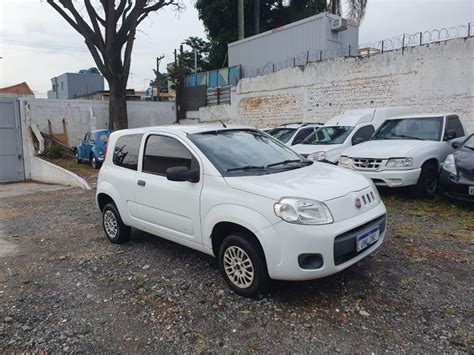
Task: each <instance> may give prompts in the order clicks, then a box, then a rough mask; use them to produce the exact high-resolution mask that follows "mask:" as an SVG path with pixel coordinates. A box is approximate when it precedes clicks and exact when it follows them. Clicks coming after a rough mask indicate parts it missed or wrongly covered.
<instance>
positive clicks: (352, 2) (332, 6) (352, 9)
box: [328, 0, 367, 24]
mask: <svg viewBox="0 0 474 355" xmlns="http://www.w3.org/2000/svg"><path fill="white" fill-rule="evenodd" d="M344 2H345V4H346V6H347V10H348V11H347V13H346V14H345V15H344V16H346V17H348V18H350V19H351V20H353V21H354V22H355V23H357V24H360V23H361V22H362V20H363V19H364V16H365V11H366V8H367V0H344ZM328 9H329V11H330V12H331V13H333V14H337V15H342V0H329V3H328Z"/></svg>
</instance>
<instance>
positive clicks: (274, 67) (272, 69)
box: [272, 63, 275, 73]
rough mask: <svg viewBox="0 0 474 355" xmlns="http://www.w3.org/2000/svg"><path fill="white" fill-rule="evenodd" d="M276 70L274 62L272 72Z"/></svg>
mask: <svg viewBox="0 0 474 355" xmlns="http://www.w3.org/2000/svg"><path fill="white" fill-rule="evenodd" d="M274 72H275V63H273V64H272V73H274Z"/></svg>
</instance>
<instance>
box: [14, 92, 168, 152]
mask: <svg viewBox="0 0 474 355" xmlns="http://www.w3.org/2000/svg"><path fill="white" fill-rule="evenodd" d="M20 105H21V106H22V110H23V115H24V117H25V118H26V119H27V120H28V121H29V122H31V124H33V125H36V126H37V127H38V128H39V130H40V131H42V132H46V133H48V119H49V120H50V121H51V124H52V129H53V133H62V132H63V124H62V120H63V119H64V120H65V122H66V127H67V132H68V140H69V145H70V146H71V147H72V146H75V145H76V144H78V143H79V139H80V138H84V135H85V133H86V132H87V131H89V130H92V129H100V128H107V127H108V122H109V103H108V101H98V100H46V99H22V100H21V102H20ZM127 110H128V121H129V127H130V128H136V127H145V126H156V125H164V124H173V123H174V122H175V121H176V112H175V106H174V103H173V102H138V101H137V102H135V101H129V102H127Z"/></svg>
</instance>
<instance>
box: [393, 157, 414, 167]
mask: <svg viewBox="0 0 474 355" xmlns="http://www.w3.org/2000/svg"><path fill="white" fill-rule="evenodd" d="M412 166H413V158H392V159H389V160H388V162H387V168H405V169H406V168H411V167H412Z"/></svg>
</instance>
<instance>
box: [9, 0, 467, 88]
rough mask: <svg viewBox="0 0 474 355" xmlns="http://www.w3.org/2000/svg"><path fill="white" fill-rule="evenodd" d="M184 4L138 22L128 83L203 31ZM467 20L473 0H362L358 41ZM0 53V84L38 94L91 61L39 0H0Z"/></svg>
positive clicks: (142, 82) (190, 4)
mask: <svg viewBox="0 0 474 355" xmlns="http://www.w3.org/2000/svg"><path fill="white" fill-rule="evenodd" d="M229 1H235V0H229ZM78 3H82V1H80V0H79V1H78ZM184 3H185V6H186V8H185V10H184V11H183V12H182V13H180V14H177V13H175V12H174V11H172V10H171V9H165V10H161V11H159V12H158V13H156V14H152V15H151V16H150V18H149V19H147V20H146V21H145V22H143V23H142V25H141V31H140V33H138V35H137V39H136V43H135V47H134V53H133V57H132V68H131V73H132V74H131V76H130V80H129V85H128V86H129V87H133V88H135V89H136V90H143V89H144V88H145V87H146V86H148V82H149V79H151V78H152V77H153V71H152V69H153V68H154V67H155V65H156V64H155V63H156V59H155V58H156V56H158V55H162V54H164V55H165V61H164V62H163V63H162V65H161V70H162V71H163V70H165V63H167V62H171V61H172V60H173V50H174V48H177V47H178V46H179V44H180V43H181V42H182V41H183V40H184V39H185V38H187V37H189V36H201V37H203V36H205V34H204V28H203V26H202V23H201V22H200V21H199V19H198V14H197V11H196V10H195V9H194V1H191V0H184ZM469 21H474V0H437V1H433V0H368V8H367V15H366V17H365V19H364V22H363V23H362V25H361V27H360V43H367V42H375V41H377V40H381V39H384V38H390V37H393V36H396V35H399V34H402V33H414V32H419V31H425V30H431V29H435V28H441V27H449V26H457V25H460V24H465V25H467V23H468V22H469ZM472 31H474V24H473V29H472ZM0 57H3V59H0V87H3V86H7V85H13V84H16V83H18V82H22V81H27V82H28V83H29V85H30V86H31V88H32V89H33V90H34V91H35V93H36V94H37V96H39V97H44V96H45V95H46V92H47V91H48V90H50V89H51V82H50V78H51V77H54V76H57V75H59V74H62V73H64V72H77V71H78V70H80V69H83V68H89V67H93V66H95V64H94V61H93V60H92V58H91V56H90V55H89V53H88V52H87V49H86V48H85V45H84V42H83V40H82V37H80V35H78V34H77V33H76V32H75V31H74V30H73V29H72V28H71V27H70V26H69V25H68V24H67V23H66V22H65V21H64V20H63V19H62V18H61V17H60V16H59V15H58V14H57V13H56V12H55V11H54V10H53V9H52V8H51V7H50V6H49V5H48V4H47V3H46V2H45V1H44V0H0Z"/></svg>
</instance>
